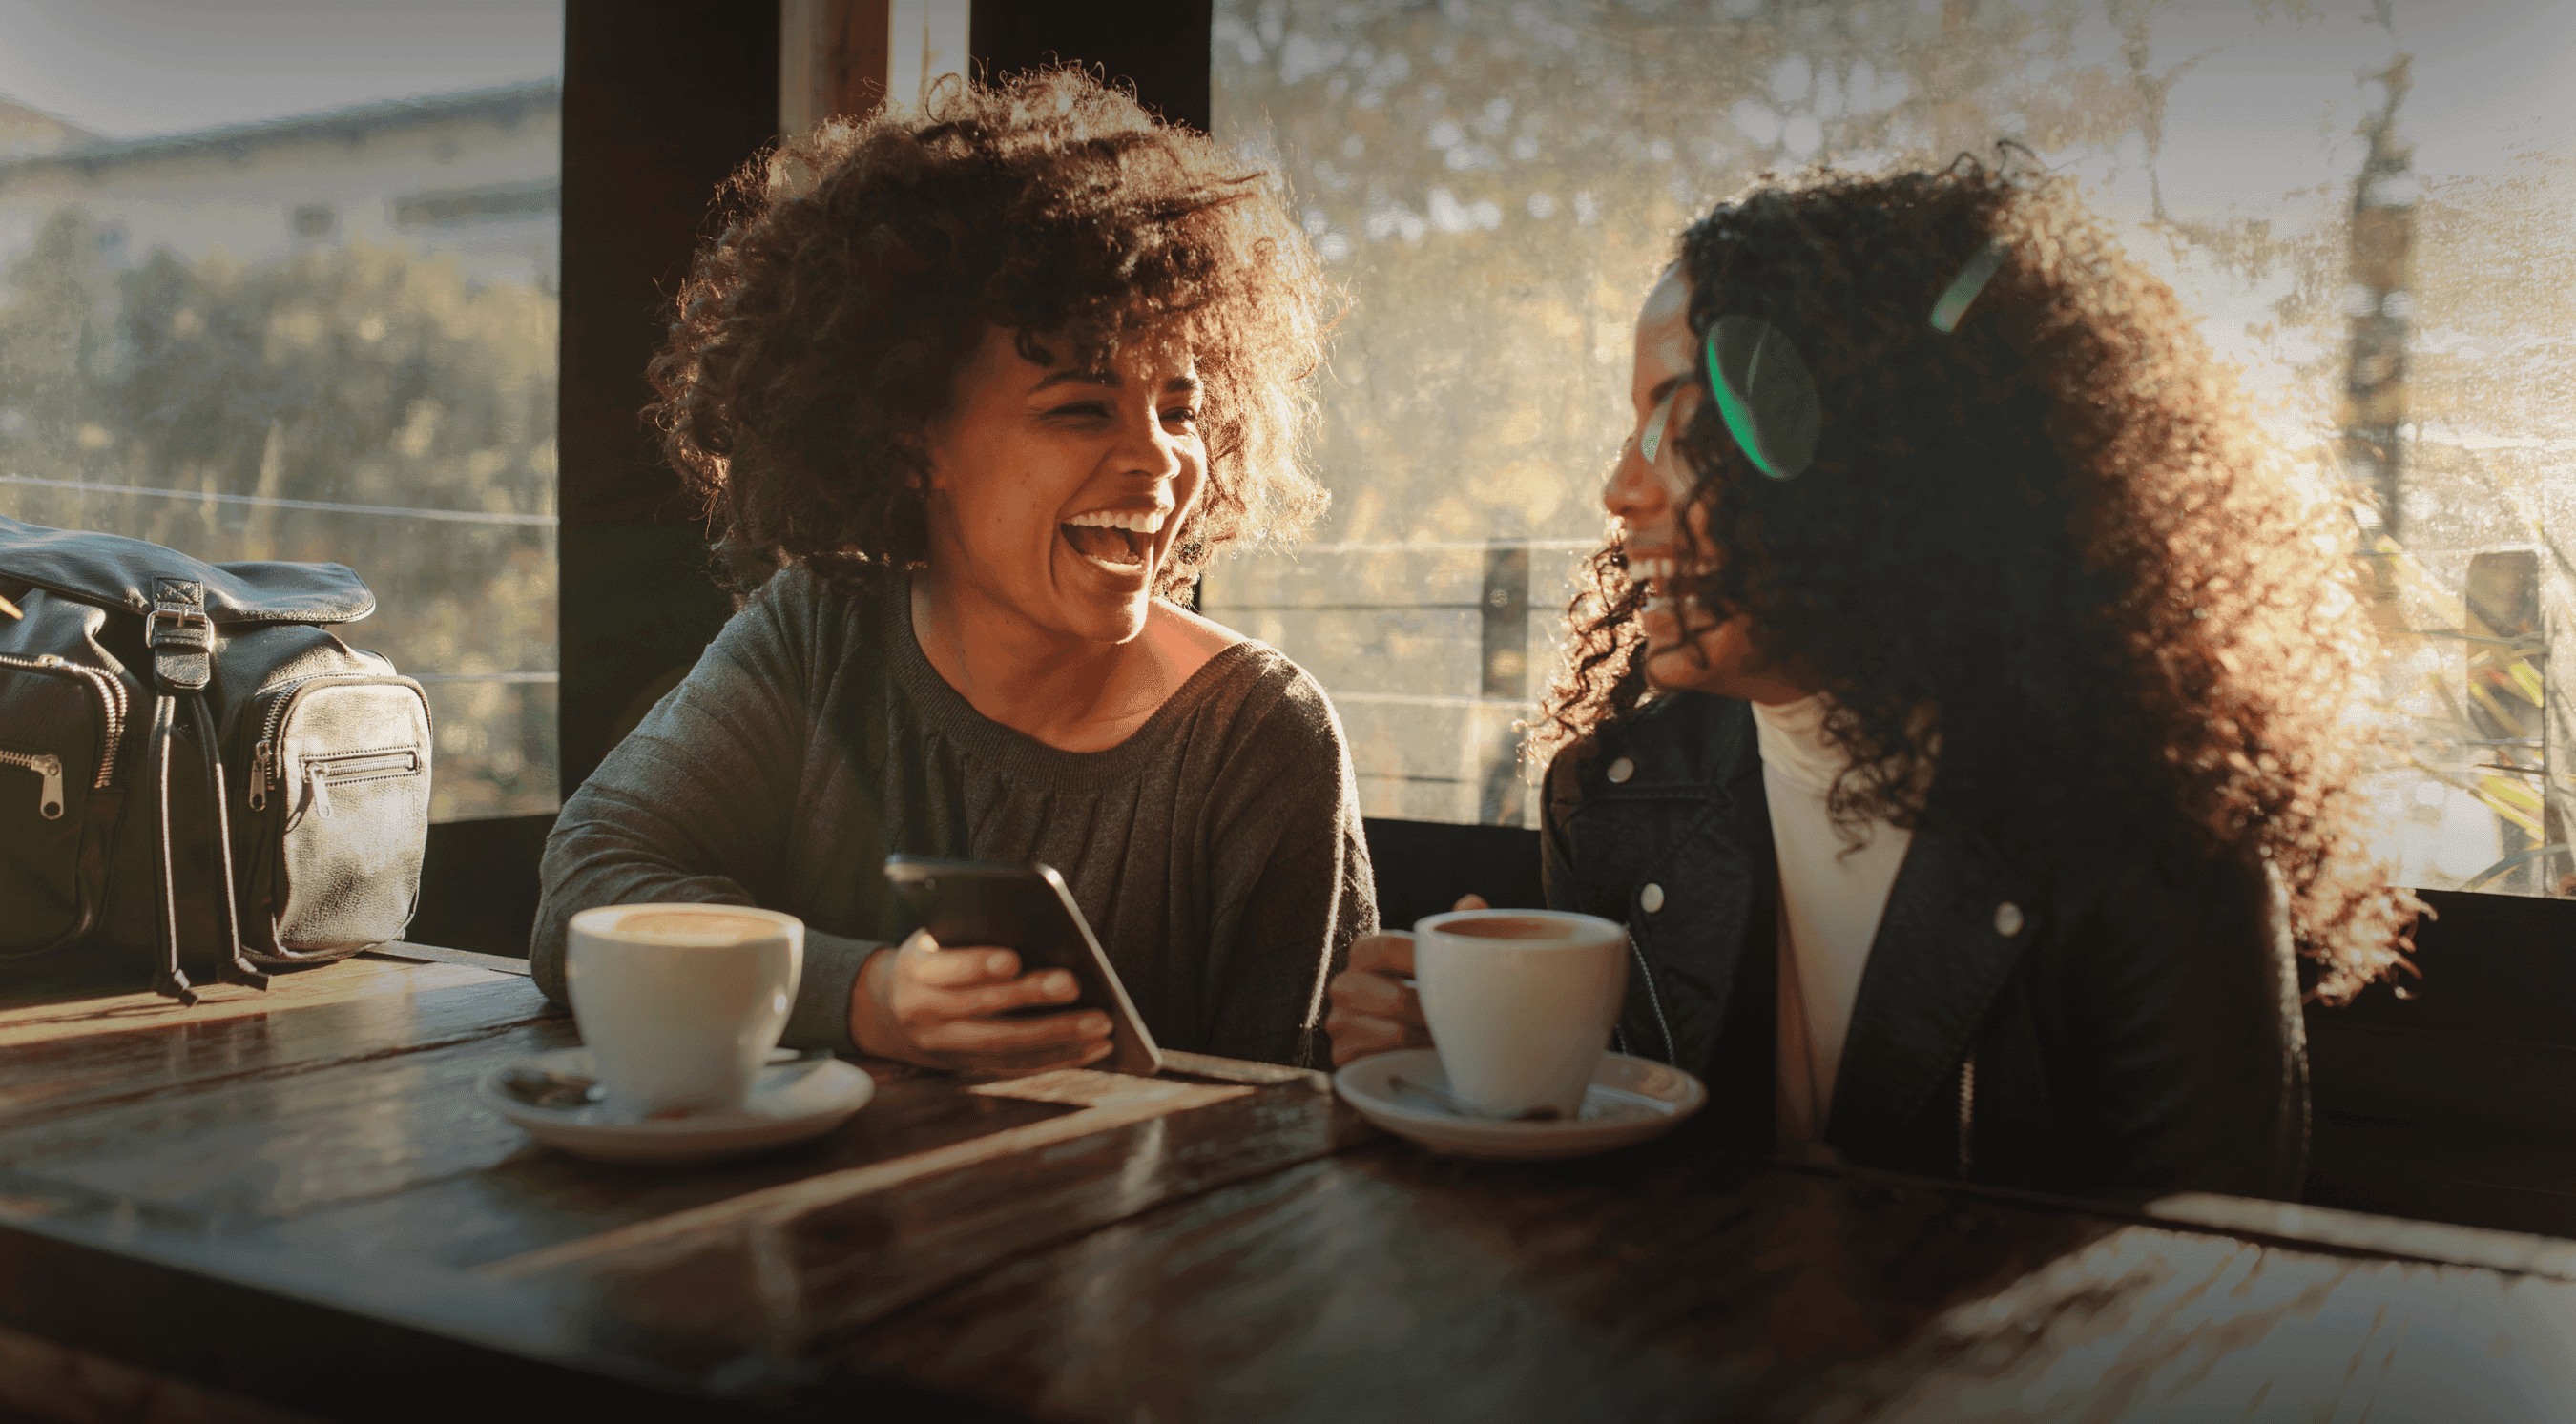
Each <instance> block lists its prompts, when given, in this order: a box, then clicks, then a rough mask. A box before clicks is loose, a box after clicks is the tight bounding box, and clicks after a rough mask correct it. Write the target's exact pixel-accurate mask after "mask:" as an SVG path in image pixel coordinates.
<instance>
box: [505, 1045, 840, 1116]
mask: <svg viewBox="0 0 2576 1424" xmlns="http://www.w3.org/2000/svg"><path fill="white" fill-rule="evenodd" d="M831 1056H832V1052H831V1050H830V1049H827V1048H816V1049H809V1050H807V1051H806V1052H803V1053H800V1054H798V1055H796V1056H795V1057H794V1058H791V1059H789V1060H787V1061H786V1062H784V1063H773V1064H771V1065H769V1066H768V1067H767V1068H764V1069H762V1070H761V1075H760V1086H761V1087H762V1088H764V1089H766V1088H779V1087H784V1086H786V1084H788V1083H789V1082H792V1081H794V1080H795V1079H797V1078H801V1077H803V1076H805V1075H806V1074H807V1073H810V1072H812V1071H814V1065H816V1064H818V1063H821V1062H823V1061H824V1060H825V1059H828V1058H830V1057H831ZM501 1089H502V1091H504V1092H506V1093H508V1094H509V1095H510V1096H511V1097H514V1098H517V1099H518V1100H519V1101H521V1102H523V1103H526V1104H528V1105H529V1106H531V1107H540V1108H578V1107H586V1106H588V1105H589V1104H591V1103H595V1102H598V1101H599V1100H600V1099H602V1098H605V1097H607V1096H608V1090H607V1089H606V1088H603V1087H601V1086H600V1083H599V1080H598V1079H597V1078H592V1077H588V1076H586V1075H584V1074H580V1073H558V1072H555V1071H553V1070H552V1069H546V1068H531V1067H529V1066H528V1065H526V1064H524V1063H522V1064H519V1065H518V1066H516V1067H514V1068H512V1069H511V1070H510V1071H509V1072H507V1073H504V1074H502V1075H501Z"/></svg>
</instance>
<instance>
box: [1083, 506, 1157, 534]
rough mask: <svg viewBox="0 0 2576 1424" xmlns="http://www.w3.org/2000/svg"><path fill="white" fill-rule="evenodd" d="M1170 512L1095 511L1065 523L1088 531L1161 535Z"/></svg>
mask: <svg viewBox="0 0 2576 1424" xmlns="http://www.w3.org/2000/svg"><path fill="white" fill-rule="evenodd" d="M1169 513H1170V511H1168V510H1161V509H1152V510H1142V509H1140V510H1117V509H1095V510H1093V511H1091V512H1090V513H1089V514H1077V515H1075V516H1074V517H1072V518H1071V519H1068V520H1066V521H1064V522H1065V523H1067V524H1072V525H1078V526H1081V527H1083V528H1087V529H1124V530H1126V531H1127V532H1128V533H1130V534H1159V533H1161V532H1162V530H1163V519H1164V517H1165V516H1166V515H1167V514H1169Z"/></svg>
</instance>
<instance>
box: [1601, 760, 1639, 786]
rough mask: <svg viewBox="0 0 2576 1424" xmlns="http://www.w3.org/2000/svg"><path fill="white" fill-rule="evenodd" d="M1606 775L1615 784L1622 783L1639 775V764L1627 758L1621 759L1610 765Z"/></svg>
mask: <svg viewBox="0 0 2576 1424" xmlns="http://www.w3.org/2000/svg"><path fill="white" fill-rule="evenodd" d="M1605 774H1606V775H1607V776H1609V778H1610V780H1611V781H1612V782H1613V783H1614V784H1615V783H1618V782H1622V781H1625V780H1627V779H1628V778H1629V777H1632V776H1635V775H1636V774H1637V764H1636V763H1635V762H1633V761H1630V760H1628V759H1627V758H1626V757H1621V758H1619V759H1618V760H1617V761H1614V762H1612V763H1610V770H1609V771H1608V772H1607V773H1605Z"/></svg>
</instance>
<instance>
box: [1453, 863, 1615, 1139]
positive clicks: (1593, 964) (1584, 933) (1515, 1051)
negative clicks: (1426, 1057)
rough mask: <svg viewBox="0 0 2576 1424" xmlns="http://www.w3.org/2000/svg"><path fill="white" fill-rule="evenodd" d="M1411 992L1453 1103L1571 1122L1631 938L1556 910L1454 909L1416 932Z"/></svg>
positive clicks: (1602, 1041) (1606, 1029)
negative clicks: (1554, 1114)
mask: <svg viewBox="0 0 2576 1424" xmlns="http://www.w3.org/2000/svg"><path fill="white" fill-rule="evenodd" d="M1413 982H1414V987H1415V990H1416V992H1418V993H1419V994H1420V995H1421V998H1422V1017H1423V1020H1424V1022H1426V1023H1428V1024H1429V1025H1430V1027H1431V1043H1432V1046H1433V1047H1434V1048H1437V1049H1438V1050H1439V1051H1440V1067H1441V1070H1442V1071H1443V1072H1444V1073H1445V1074H1447V1075H1448V1078H1449V1092H1450V1095H1451V1096H1452V1097H1455V1098H1458V1099H1459V1100H1461V1101H1463V1102H1465V1103H1466V1104H1467V1105H1469V1106H1470V1107H1473V1108H1476V1109H1477V1110H1479V1111H1482V1112H1489V1113H1497V1114H1504V1115H1509V1114H1513V1113H1519V1112H1524V1111H1527V1110H1529V1109H1531V1108H1537V1107H1550V1108H1554V1109H1556V1110H1557V1111H1558V1112H1559V1113H1562V1114H1564V1115H1565V1116H1567V1117H1574V1116H1576V1115H1578V1114H1579V1113H1581V1112H1582V1110H1583V1095H1584V1092H1585V1090H1586V1089H1587V1088H1589V1087H1590V1086H1591V1083H1592V1072H1593V1069H1594V1068H1595V1067H1596V1066H1598V1065H1599V1063H1600V1061H1601V1051H1602V1049H1603V1048H1604V1047H1606V1046H1607V1045H1608V1043H1609V1039H1610V1028H1611V1026H1612V1025H1613V1024H1615V1023H1617V1022H1618V1019H1619V1004H1620V1000H1621V998H1622V996H1623V995H1625V994H1626V992H1627V988H1628V931H1627V930H1626V929H1625V928H1624V927H1622V926H1620V925H1617V924H1614V923H1612V922H1611V921H1609V920H1603V919H1595V918H1594V917H1592V916H1590V915H1576V914H1568V913H1565V912H1563V911H1559V910H1453V911H1451V912H1449V913H1448V914H1445V915H1432V916H1430V917H1428V918H1426V919H1424V920H1422V921H1420V922H1418V923H1417V924H1415V925H1414V927H1413Z"/></svg>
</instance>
